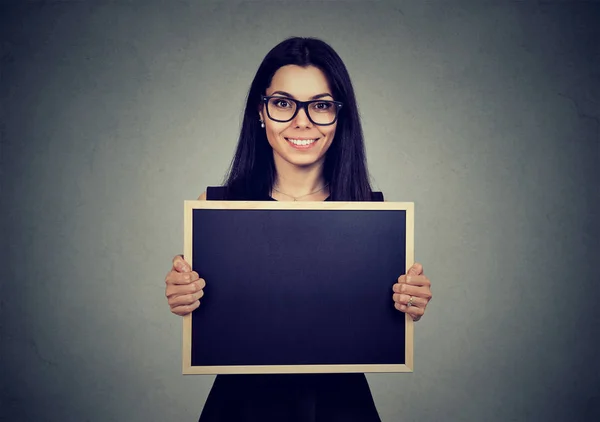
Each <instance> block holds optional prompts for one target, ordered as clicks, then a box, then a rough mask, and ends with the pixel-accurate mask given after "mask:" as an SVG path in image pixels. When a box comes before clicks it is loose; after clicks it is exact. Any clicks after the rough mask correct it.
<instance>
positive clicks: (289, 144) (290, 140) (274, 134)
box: [259, 65, 337, 167]
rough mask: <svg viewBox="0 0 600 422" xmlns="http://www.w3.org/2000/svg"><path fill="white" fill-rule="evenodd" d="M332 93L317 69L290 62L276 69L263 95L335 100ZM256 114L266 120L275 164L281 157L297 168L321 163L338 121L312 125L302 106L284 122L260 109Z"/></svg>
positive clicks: (323, 76) (296, 98)
mask: <svg viewBox="0 0 600 422" xmlns="http://www.w3.org/2000/svg"><path fill="white" fill-rule="evenodd" d="M331 94H332V92H331V88H330V87H329V83H328V82H327V78H326V77H325V74H324V73H323V72H322V71H321V70H320V69H318V68H316V67H314V66H309V67H306V68H303V67H300V66H295V65H289V66H283V67H281V68H279V70H277V72H276V73H275V75H274V76H273V80H272V82H271V86H269V88H267V90H266V94H265V95H268V96H270V95H273V96H282V97H288V98H292V99H295V100H300V101H309V100H313V99H320V100H335V98H333V96H332V95H331ZM259 114H260V117H261V120H262V121H263V122H265V131H266V134H267V139H268V140H269V144H270V145H271V147H272V148H273V155H274V159H275V163H276V164H277V163H278V162H281V160H284V161H286V162H287V163H289V164H292V165H295V166H299V167H307V166H315V165H317V166H318V165H322V163H323V161H324V160H325V154H326V152H327V150H328V149H329V147H330V146H331V142H332V141H333V137H334V136H335V129H336V126H337V122H336V123H334V124H332V125H329V126H320V125H315V124H314V123H312V122H311V121H310V120H309V118H308V116H307V115H306V111H305V110H304V109H303V108H301V109H300V110H299V111H298V113H297V114H296V117H294V118H293V119H292V120H291V121H289V122H285V123H280V122H275V121H273V120H271V119H270V118H269V116H268V115H267V111H266V110H264V109H263V108H261V110H260V111H259ZM313 140H314V142H312V141H313Z"/></svg>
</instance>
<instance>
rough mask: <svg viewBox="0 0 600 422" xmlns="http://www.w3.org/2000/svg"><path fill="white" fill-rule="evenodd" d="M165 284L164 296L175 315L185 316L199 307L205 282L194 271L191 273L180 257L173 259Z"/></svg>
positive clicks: (188, 266)
mask: <svg viewBox="0 0 600 422" xmlns="http://www.w3.org/2000/svg"><path fill="white" fill-rule="evenodd" d="M165 283H166V284H167V287H166V289H165V295H166V296H167V300H168V302H169V307H170V308H171V312H173V313H174V314H175V315H180V316H184V315H187V314H189V313H191V312H192V311H193V310H194V309H196V308H197V307H198V306H200V298H201V297H202V296H203V295H204V291H203V290H202V289H204V286H206V282H205V281H204V280H203V279H201V278H200V276H199V275H198V273H197V272H196V271H192V268H191V266H190V264H188V263H187V262H186V261H185V260H184V259H183V256H182V255H177V256H176V257H175V258H173V267H172V268H171V271H169V274H167V276H166V277H165Z"/></svg>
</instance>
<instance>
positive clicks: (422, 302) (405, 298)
mask: <svg viewBox="0 0 600 422" xmlns="http://www.w3.org/2000/svg"><path fill="white" fill-rule="evenodd" d="M411 297H412V298H413V299H412V302H411V306H417V307H419V308H425V307H426V306H427V303H428V301H427V300H426V299H423V298H420V297H417V296H411V295H403V294H400V293H394V295H393V296H392V300H393V301H394V302H396V303H398V304H400V305H408V302H409V301H410V298H411Z"/></svg>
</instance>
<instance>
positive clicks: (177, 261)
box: [173, 255, 191, 273]
mask: <svg viewBox="0 0 600 422" xmlns="http://www.w3.org/2000/svg"><path fill="white" fill-rule="evenodd" d="M173 269H174V270H175V271H179V272H180V273H187V272H189V271H191V267H190V264H188V263H187V262H186V260H185V259H184V258H183V255H177V256H176V257H175V258H173Z"/></svg>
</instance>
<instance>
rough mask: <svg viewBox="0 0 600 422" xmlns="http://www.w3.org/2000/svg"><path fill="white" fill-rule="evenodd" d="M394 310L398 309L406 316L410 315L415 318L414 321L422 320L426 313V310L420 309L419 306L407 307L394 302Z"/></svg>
mask: <svg viewBox="0 0 600 422" xmlns="http://www.w3.org/2000/svg"><path fill="white" fill-rule="evenodd" d="M394 308H396V309H397V310H399V311H400V312H404V313H405V314H408V315H410V316H411V317H412V318H413V320H414V319H420V318H421V317H422V316H423V314H424V313H425V309H423V308H419V307H417V306H406V305H402V304H400V303H396V302H394Z"/></svg>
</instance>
